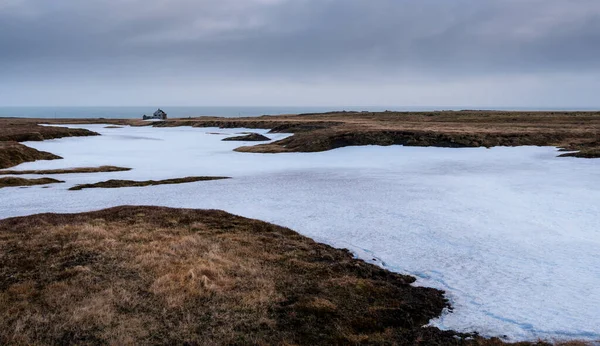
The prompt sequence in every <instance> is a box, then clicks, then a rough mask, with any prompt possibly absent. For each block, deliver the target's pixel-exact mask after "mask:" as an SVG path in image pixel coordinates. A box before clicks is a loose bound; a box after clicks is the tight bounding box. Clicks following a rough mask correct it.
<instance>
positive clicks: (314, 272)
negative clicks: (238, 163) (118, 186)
mask: <svg viewBox="0 0 600 346" xmlns="http://www.w3.org/2000/svg"><path fill="white" fill-rule="evenodd" d="M414 280H415V279H414V278H413V277H410V276H406V275H400V274H396V273H391V272H388V271H386V270H384V269H382V268H380V267H377V266H375V265H371V264H368V263H365V262H363V261H361V260H357V259H355V258H354V257H353V255H352V254H351V253H350V252H348V251H346V250H339V249H334V248H332V247H330V246H327V245H324V244H319V243H316V242H314V241H312V240H311V239H309V238H306V237H303V236H301V235H299V234H297V233H295V232H293V231H291V230H289V229H286V228H283V227H279V226H275V225H272V224H268V223H265V222H261V221H258V220H251V219H246V218H243V217H239V216H234V215H231V214H228V213H226V212H222V211H216V210H189V209H170V208H159V207H117V208H111V209H107V210H102V211H97V212H91V213H82V214H65V215H61V214H41V215H34V216H28V217H20V218H13V219H5V220H0V344H1V345H65V344H86V345H101V344H107V345H124V344H131V345H148V344H163V345H167V344H169V345H171V344H175V345H184V344H188V345H232V344H238V345H247V344H253V345H284V344H287V345H293V344H296V345H332V344H338V345H352V344H376V345H483V346H485V345H492V346H496V345H504V343H503V342H502V341H501V340H499V339H483V338H481V337H479V336H477V335H473V334H459V333H455V332H452V331H440V330H439V329H437V328H432V327H427V328H423V327H422V326H423V325H425V324H427V323H428V321H429V320H430V319H432V318H434V317H437V316H439V314H440V313H441V312H442V310H443V309H444V307H446V306H447V305H448V304H447V301H446V300H445V298H444V296H443V292H441V291H439V290H435V289H431V288H425V287H415V286H412V285H411V283H412V282H414ZM536 344H539V345H546V344H545V343H543V342H539V343H536ZM518 345H531V344H530V343H519V344H518ZM559 345H569V346H571V345H577V346H579V345H585V343H577V342H572V343H564V344H559Z"/></svg>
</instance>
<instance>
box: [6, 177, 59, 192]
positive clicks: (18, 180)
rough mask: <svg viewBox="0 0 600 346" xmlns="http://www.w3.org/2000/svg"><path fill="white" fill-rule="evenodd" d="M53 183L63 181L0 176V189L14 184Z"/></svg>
mask: <svg viewBox="0 0 600 346" xmlns="http://www.w3.org/2000/svg"><path fill="white" fill-rule="evenodd" d="M54 183H64V181H60V180H56V179H50V178H41V179H24V178H15V177H6V178H0V189H1V188H3V187H15V186H33V185H46V184H54Z"/></svg>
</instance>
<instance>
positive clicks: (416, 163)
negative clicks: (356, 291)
mask: <svg viewBox="0 0 600 346" xmlns="http://www.w3.org/2000/svg"><path fill="white" fill-rule="evenodd" d="M73 127H80V128H81V127H83V128H88V129H90V130H94V131H97V132H100V133H101V134H102V135H103V136H99V137H85V138H63V139H58V140H50V141H44V142H29V143H26V144H27V145H29V146H31V147H34V148H36V149H39V150H45V151H49V152H52V153H54V154H57V155H60V156H62V157H64V158H65V159H64V160H55V161H37V162H33V163H26V164H22V165H20V166H18V167H16V168H17V169H51V168H67V167H84V166H99V165H116V166H124V167H131V168H133V170H132V171H128V172H114V173H94V174H70V175H53V176H52V177H54V178H58V179H61V180H66V181H67V182H66V183H65V184H56V185H50V186H51V187H49V188H46V189H44V188H41V187H30V188H4V189H0V218H5V217H11V216H19V215H29V214H34V213H40V212H80V211H88V210H96V209H101V208H106V207H111V206H117V205H162V206H170V207H186V208H215V209H223V210H226V211H229V212H232V213H235V214H239V215H243V216H246V217H252V218H258V219H261V220H265V221H269V222H273V223H276V224H279V225H283V226H287V227H290V228H292V229H294V230H296V231H298V232H300V233H302V234H304V235H307V236H310V237H312V238H314V239H316V240H318V241H322V242H327V243H329V244H332V245H334V246H337V247H346V248H349V249H351V250H353V251H354V252H355V253H356V254H357V255H358V256H360V257H362V258H364V259H366V260H371V261H375V262H376V263H379V264H381V265H384V266H385V267H387V268H388V269H390V270H394V271H398V272H402V273H409V274H412V275H415V276H417V277H418V278H419V279H418V284H419V285H424V286H432V287H436V288H440V289H443V290H445V291H447V294H448V297H449V298H450V299H451V302H452V305H453V306H454V312H452V313H447V314H444V315H443V316H442V317H441V318H440V319H437V320H435V321H432V324H433V325H436V326H439V327H441V328H447V329H454V330H458V331H478V332H480V333H481V334H483V335H486V336H504V335H505V336H507V338H508V339H510V340H535V339H538V338H545V339H553V338H557V339H595V340H599V339H600V221H599V220H598V217H599V216H600V184H598V183H599V182H600V159H598V160H585V159H576V158H557V157H556V155H557V152H556V149H555V148H548V147H518V148H503V147H499V148H492V149H484V148H470V149H445V148H418V147H415V148H410V147H402V146H390V147H377V146H364V147H347V148H341V149H337V150H332V151H328V152H323V153H307V154H304V153H289V154H250V153H237V152H234V151H232V149H233V148H235V147H237V146H241V145H253V144H255V143H243V142H222V141H221V139H222V138H224V137H226V136H227V135H235V134H236V133H239V132H244V131H253V132H261V133H265V132H266V131H256V130H246V129H227V130H222V129H216V128H188V127H178V128H149V127H141V128H139V127H138V128H133V127H125V128H121V129H105V128H104V125H86V126H82V125H77V126H73ZM214 133H217V134H214ZM268 136H270V137H271V138H273V139H279V138H283V137H285V136H286V135H283V134H275V135H274V134H268ZM190 175H226V176H231V177H233V179H231V180H220V181H208V182H198V183H190V184H182V185H165V186H153V187H143V188H121V189H89V190H82V191H67V189H68V188H69V187H70V186H72V185H74V184H81V183H93V182H98V181H103V180H108V179H135V180H147V179H165V178H175V177H184V176H190Z"/></svg>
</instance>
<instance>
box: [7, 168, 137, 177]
mask: <svg viewBox="0 0 600 346" xmlns="http://www.w3.org/2000/svg"><path fill="white" fill-rule="evenodd" d="M130 170H131V168H125V167H115V166H100V167H79V168H64V169H42V170H28V171H14V170H12V171H9V170H4V171H0V175H23V174H38V175H47V174H76V173H102V172H103V173H107V172H122V171H130Z"/></svg>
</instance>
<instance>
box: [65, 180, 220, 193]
mask: <svg viewBox="0 0 600 346" xmlns="http://www.w3.org/2000/svg"><path fill="white" fill-rule="evenodd" d="M221 179H231V178H229V177H185V178H175V179H165V180H146V181H134V180H114V179H113V180H107V181H102V182H99V183H94V184H81V185H75V186H73V187H72V188H70V189H69V190H72V191H77V190H83V189H93V188H105V189H114V188H120V187H142V186H153V185H171V184H184V183H193V182H197V181H208V180H221Z"/></svg>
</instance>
